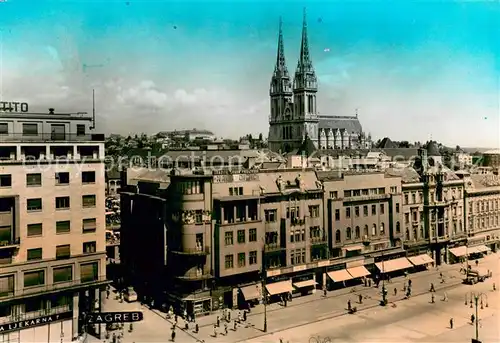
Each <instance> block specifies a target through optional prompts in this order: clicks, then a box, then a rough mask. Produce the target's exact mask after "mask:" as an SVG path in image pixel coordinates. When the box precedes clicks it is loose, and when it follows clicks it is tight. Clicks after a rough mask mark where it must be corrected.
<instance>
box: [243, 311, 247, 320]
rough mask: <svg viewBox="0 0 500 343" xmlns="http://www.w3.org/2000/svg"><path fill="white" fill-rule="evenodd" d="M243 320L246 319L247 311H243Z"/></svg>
mask: <svg viewBox="0 0 500 343" xmlns="http://www.w3.org/2000/svg"><path fill="white" fill-rule="evenodd" d="M243 321H244V322H246V321H247V312H246V311H244V312H243Z"/></svg>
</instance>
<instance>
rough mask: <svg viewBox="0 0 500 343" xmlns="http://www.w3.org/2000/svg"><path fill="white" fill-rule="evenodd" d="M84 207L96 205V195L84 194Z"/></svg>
mask: <svg viewBox="0 0 500 343" xmlns="http://www.w3.org/2000/svg"><path fill="white" fill-rule="evenodd" d="M82 207H95V195H93V194H92V195H82Z"/></svg>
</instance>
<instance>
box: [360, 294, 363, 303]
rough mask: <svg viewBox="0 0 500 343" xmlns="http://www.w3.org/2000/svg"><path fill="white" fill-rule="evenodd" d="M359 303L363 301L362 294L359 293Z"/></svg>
mask: <svg viewBox="0 0 500 343" xmlns="http://www.w3.org/2000/svg"><path fill="white" fill-rule="evenodd" d="M359 303H360V304H362V303H363V295H361V294H360V295H359Z"/></svg>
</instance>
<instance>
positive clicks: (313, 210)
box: [309, 205, 319, 218]
mask: <svg viewBox="0 0 500 343" xmlns="http://www.w3.org/2000/svg"><path fill="white" fill-rule="evenodd" d="M309 216H310V217H311V218H317V217H319V205H314V206H309Z"/></svg>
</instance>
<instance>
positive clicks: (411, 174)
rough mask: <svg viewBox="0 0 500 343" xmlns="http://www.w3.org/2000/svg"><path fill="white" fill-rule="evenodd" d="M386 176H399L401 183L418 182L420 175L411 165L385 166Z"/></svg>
mask: <svg viewBox="0 0 500 343" xmlns="http://www.w3.org/2000/svg"><path fill="white" fill-rule="evenodd" d="M385 174H386V175H387V176H399V177H401V181H402V182H403V183H415V182H420V175H418V173H417V171H416V170H415V169H413V168H411V167H406V168H387V169H386V170H385Z"/></svg>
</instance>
